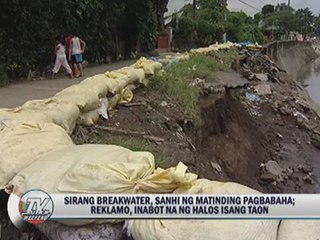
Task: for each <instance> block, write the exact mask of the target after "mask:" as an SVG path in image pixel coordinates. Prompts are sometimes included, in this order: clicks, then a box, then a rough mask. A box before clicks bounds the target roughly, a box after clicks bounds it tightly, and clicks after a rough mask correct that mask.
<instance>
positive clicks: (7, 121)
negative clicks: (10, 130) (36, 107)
mask: <svg viewBox="0 0 320 240" xmlns="http://www.w3.org/2000/svg"><path fill="white" fill-rule="evenodd" d="M28 122H36V123H45V122H52V119H51V117H50V116H48V115H47V114H45V113H43V112H34V111H30V110H23V109H22V108H21V107H18V108H12V109H10V108H1V109H0V130H1V129H3V128H6V127H14V126H19V125H21V124H23V123H28Z"/></svg>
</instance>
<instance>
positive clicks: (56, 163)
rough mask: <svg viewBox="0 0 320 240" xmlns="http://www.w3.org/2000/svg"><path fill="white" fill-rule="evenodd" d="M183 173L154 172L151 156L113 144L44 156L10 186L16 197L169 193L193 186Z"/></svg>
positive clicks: (177, 169) (181, 169) (192, 179)
mask: <svg viewBox="0 0 320 240" xmlns="http://www.w3.org/2000/svg"><path fill="white" fill-rule="evenodd" d="M37 169H42V171H41V172H39V171H37ZM186 170H187V168H186V167H185V166H184V165H183V164H181V163H180V164H179V165H178V166H177V167H175V168H169V169H166V170H163V169H160V168H158V169H156V170H155V161H154V156H153V155H152V154H151V153H149V152H133V151H131V150H129V149H126V148H123V147H119V146H114V145H94V144H93V145H78V146H74V147H69V148H65V149H62V150H59V151H54V152H51V153H49V154H46V155H45V156H43V157H42V158H41V159H40V160H39V161H36V162H34V163H33V164H31V165H30V166H29V167H27V168H25V169H23V170H22V171H21V172H19V173H18V174H17V175H16V176H15V178H14V179H13V180H12V181H11V182H10V184H9V185H12V186H13V192H14V193H15V194H16V195H18V196H21V194H23V193H24V192H26V191H28V190H30V189H42V190H44V191H46V192H48V193H59V192H65V193H140V192H147V193H154V192H159V193H160V192H163V193H169V192H173V191H174V190H175V189H177V188H179V187H191V186H192V184H194V183H195V181H196V175H194V174H191V173H186ZM48 179H50V180H48ZM164 183H165V184H164Z"/></svg>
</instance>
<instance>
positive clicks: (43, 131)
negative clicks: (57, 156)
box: [0, 123, 74, 189]
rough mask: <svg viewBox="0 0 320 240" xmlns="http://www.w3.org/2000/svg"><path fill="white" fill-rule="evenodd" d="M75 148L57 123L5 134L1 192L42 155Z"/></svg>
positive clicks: (0, 141) (1, 136)
mask: <svg viewBox="0 0 320 240" xmlns="http://www.w3.org/2000/svg"><path fill="white" fill-rule="evenodd" d="M73 145H74V144H73V142H72V140H71V138H70V137H69V135H68V134H67V133H66V132H65V130H64V129H62V128H61V127H59V126H58V125H55V124H53V123H44V124H35V123H34V124H23V125H20V126H16V127H13V128H5V129H3V130H1V131H0V188H1V189H3V187H4V186H5V184H7V183H8V182H9V181H10V180H11V179H12V178H13V177H14V176H15V175H16V174H17V173H18V172H19V171H21V170H23V169H24V168H26V167H28V166H29V165H30V164H31V163H32V162H34V161H36V160H38V159H39V158H40V157H41V156H42V155H44V154H46V153H48V152H50V151H53V150H57V149H62V148H65V147H70V146H73ZM36 172H39V169H38V171H36Z"/></svg>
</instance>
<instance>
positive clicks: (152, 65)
mask: <svg viewBox="0 0 320 240" xmlns="http://www.w3.org/2000/svg"><path fill="white" fill-rule="evenodd" d="M132 67H133V68H136V69H143V70H144V72H145V74H146V76H154V75H155V74H156V73H157V72H158V71H160V70H161V68H162V64H161V63H159V62H155V61H152V60H148V59H146V58H144V57H142V58H140V59H139V60H138V61H137V62H136V63H135V64H133V65H132Z"/></svg>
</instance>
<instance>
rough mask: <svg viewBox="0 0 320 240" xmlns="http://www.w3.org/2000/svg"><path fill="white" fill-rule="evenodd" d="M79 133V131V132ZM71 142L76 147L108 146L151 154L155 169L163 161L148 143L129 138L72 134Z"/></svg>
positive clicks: (98, 133)
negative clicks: (81, 145) (90, 145)
mask: <svg viewBox="0 0 320 240" xmlns="http://www.w3.org/2000/svg"><path fill="white" fill-rule="evenodd" d="M80 131H81V130H80ZM73 140H74V142H75V143H76V144H77V145H80V144H108V145H117V146H121V147H124V148H127V149H130V150H132V151H135V152H140V151H142V152H145V151H146V152H151V153H152V154H154V157H155V163H156V167H158V166H161V164H162V163H163V162H164V161H165V156H164V155H163V154H162V153H160V152H159V151H157V150H156V148H155V146H154V145H153V144H152V143H150V142H149V141H147V140H145V139H142V138H138V137H130V136H120V135H116V136H114V135H110V134H105V133H103V132H96V131H89V132H86V133H85V134H84V135H81V134H74V135H73Z"/></svg>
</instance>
